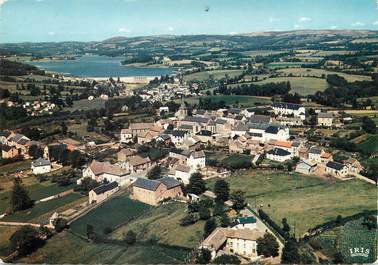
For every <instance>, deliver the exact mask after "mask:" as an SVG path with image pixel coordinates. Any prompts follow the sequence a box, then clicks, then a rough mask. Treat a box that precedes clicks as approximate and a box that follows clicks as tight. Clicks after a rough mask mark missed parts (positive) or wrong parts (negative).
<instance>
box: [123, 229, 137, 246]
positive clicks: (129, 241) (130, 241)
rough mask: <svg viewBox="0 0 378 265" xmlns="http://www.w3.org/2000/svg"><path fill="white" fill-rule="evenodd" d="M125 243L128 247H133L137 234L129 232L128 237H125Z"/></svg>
mask: <svg viewBox="0 0 378 265" xmlns="http://www.w3.org/2000/svg"><path fill="white" fill-rule="evenodd" d="M125 242H126V243H127V244H128V245H132V244H134V243H135V242H136V234H135V233H134V232H133V231H132V230H130V231H129V232H127V234H126V237H125Z"/></svg>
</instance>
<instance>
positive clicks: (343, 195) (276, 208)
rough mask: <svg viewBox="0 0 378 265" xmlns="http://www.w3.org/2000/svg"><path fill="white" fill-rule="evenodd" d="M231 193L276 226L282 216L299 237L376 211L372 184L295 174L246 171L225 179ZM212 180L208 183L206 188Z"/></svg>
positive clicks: (375, 199) (374, 192)
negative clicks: (336, 221) (243, 195)
mask: <svg viewBox="0 0 378 265" xmlns="http://www.w3.org/2000/svg"><path fill="white" fill-rule="evenodd" d="M226 181H227V182H229V184H230V189H231V190H237V189H240V190H242V191H244V192H245V193H246V199H247V201H248V203H249V204H250V206H251V207H253V208H255V207H256V208H260V207H261V208H262V209H263V210H264V211H265V212H266V213H267V214H268V215H269V216H270V217H271V218H272V219H273V220H274V221H275V222H276V223H277V224H280V223H281V220H282V218H284V217H286V218H287V219H288V222H289V224H290V225H292V226H294V225H295V229H296V235H297V236H302V235H303V234H304V233H305V232H307V230H308V229H309V228H312V227H315V226H316V225H319V224H322V223H325V222H327V221H331V220H334V219H335V218H336V217H337V215H341V216H349V215H353V214H356V213H359V212H362V211H363V210H374V209H376V201H377V193H376V187H375V186H374V185H372V184H369V183H366V182H363V181H360V180H350V181H339V180H335V179H325V178H320V177H316V176H304V175H300V174H296V173H291V174H289V173H279V172H272V171H261V170H259V171H256V170H247V171H242V172H240V173H236V174H234V175H232V176H231V177H229V178H227V179H226ZM213 183H214V180H212V181H210V183H209V187H211V185H213Z"/></svg>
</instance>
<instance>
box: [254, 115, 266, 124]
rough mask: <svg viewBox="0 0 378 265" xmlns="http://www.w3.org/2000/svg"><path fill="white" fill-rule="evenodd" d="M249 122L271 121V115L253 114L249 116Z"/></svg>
mask: <svg viewBox="0 0 378 265" xmlns="http://www.w3.org/2000/svg"><path fill="white" fill-rule="evenodd" d="M249 122H251V123H269V122H270V116H267V115H252V116H251V117H250V118H249Z"/></svg>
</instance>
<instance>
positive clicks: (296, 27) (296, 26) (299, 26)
mask: <svg viewBox="0 0 378 265" xmlns="http://www.w3.org/2000/svg"><path fill="white" fill-rule="evenodd" d="M294 28H295V29H300V28H302V26H301V25H299V24H295V25H294Z"/></svg>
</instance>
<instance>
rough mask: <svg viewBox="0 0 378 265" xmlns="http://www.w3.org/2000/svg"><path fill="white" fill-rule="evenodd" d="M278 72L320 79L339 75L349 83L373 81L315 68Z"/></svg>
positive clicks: (366, 77) (367, 77) (368, 77)
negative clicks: (323, 76)
mask: <svg viewBox="0 0 378 265" xmlns="http://www.w3.org/2000/svg"><path fill="white" fill-rule="evenodd" d="M277 72H279V73H283V74H293V75H301V76H306V75H310V76H318V77H321V76H322V75H330V74H337V75H339V76H342V77H344V78H345V79H346V80H347V81H348V82H354V81H365V80H368V81H369V80H371V77H370V76H366V75H352V74H345V73H340V72H333V71H327V70H324V69H315V68H286V69H280V70H277Z"/></svg>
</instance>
